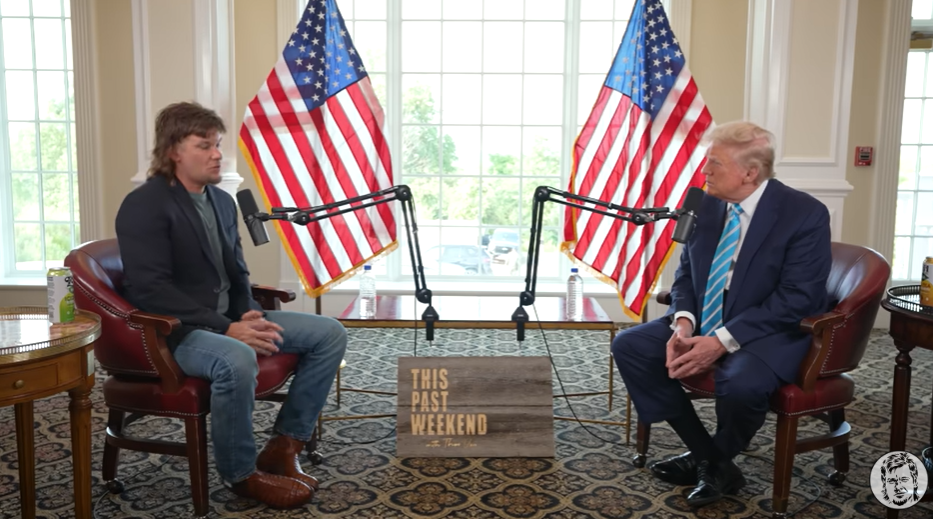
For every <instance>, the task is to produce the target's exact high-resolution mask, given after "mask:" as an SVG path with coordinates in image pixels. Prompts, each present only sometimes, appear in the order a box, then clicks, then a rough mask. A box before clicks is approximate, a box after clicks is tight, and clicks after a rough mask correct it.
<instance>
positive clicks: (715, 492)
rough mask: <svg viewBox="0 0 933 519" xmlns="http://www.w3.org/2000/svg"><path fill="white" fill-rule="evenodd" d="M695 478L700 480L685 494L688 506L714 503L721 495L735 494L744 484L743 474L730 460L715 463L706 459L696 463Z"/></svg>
mask: <svg viewBox="0 0 933 519" xmlns="http://www.w3.org/2000/svg"><path fill="white" fill-rule="evenodd" d="M697 479H698V480H699V481H700V482H699V483H698V484H697V486H696V488H694V489H693V490H692V491H691V492H690V495H688V496H687V504H689V505H690V506H704V505H708V504H710V503H714V502H716V501H719V500H720V499H722V496H724V495H726V494H735V493H737V492H738V491H739V490H740V489H741V488H742V487H744V486H745V476H743V475H742V470H741V469H739V467H738V465H736V464H735V463H733V462H732V460H729V461H721V462H719V463H716V464H711V463H710V462H708V461H706V460H703V461H701V462H699V463H697Z"/></svg>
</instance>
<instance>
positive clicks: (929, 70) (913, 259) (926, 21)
mask: <svg viewBox="0 0 933 519" xmlns="http://www.w3.org/2000/svg"><path fill="white" fill-rule="evenodd" d="M917 7H919V5H918V4H916V3H915V4H914V5H913V8H914V13H913V15H914V16H917V15H918V14H921V13H918V12H916V11H917ZM928 7H931V9H933V4H931V5H930V6H928ZM911 30H912V31H923V32H933V10H931V11H930V12H929V13H927V17H926V18H921V17H915V18H913V19H912V22H911ZM911 54H913V55H916V54H923V55H924V56H925V59H924V62H925V66H924V78H923V87H922V91H921V94H920V95H919V96H908V95H907V94H906V92H904V91H903V90H902V91H901V92H900V97H901V101H902V103H903V104H902V105H901V109H902V110H903V109H904V106H905V105H906V101H908V100H920V101H921V103H922V105H921V106H922V110H924V112H923V114H922V116H921V119H920V132H921V133H922V132H923V126H924V124H925V123H924V120H925V119H926V118H927V117H933V112H931V113H929V114H927V113H926V112H925V110H926V106H924V105H926V104H928V103H930V104H933V95H928V94H927V89H928V84H930V83H931V82H933V62H931V60H933V49H910V50H908V55H911ZM905 146H911V147H916V148H917V151H918V153H917V157H916V159H915V168H914V169H915V176H916V177H918V178H916V184H915V185H914V186H913V187H911V188H907V189H904V188H901V187H900V185H899V181H898V180H895V181H894V185H895V196H896V197H897V198H896V199H895V202H894V207H895V214H896V215H897V214H898V211H897V206H898V205H899V201H898V200H897V199H898V198H899V197H900V194H901V193H912V194H913V205H912V210H911V216H910V232H909V233H907V234H905V233H898V228H897V223H898V219H897V216H895V222H894V223H895V225H894V231H893V233H892V234H893V236H894V240H893V243H892V244H891V247H892V248H891V250H892V255H891V258H892V261H891V263H892V265H891V266H892V272H891V281H892V283H893V284H895V285H898V284H909V283H916V282H917V280H918V279H920V278H919V275H920V273H919V272H917V273H916V275H912V274H913V272H912V271H913V270H914V269H913V267H914V264H916V263H919V262H922V258H920V259H919V260H918V258H917V253H916V252H915V240H916V239H917V238H921V239H933V236H929V235H920V234H917V233H916V226H917V210H918V207H919V203H918V202H919V200H918V199H919V195H920V194H921V193H931V192H933V189H920V179H919V175H920V159H921V155H920V151H921V150H922V149H923V148H933V143H925V142H923V138H922V136H920V137H918V139H917V141H916V142H904V136H903V135H901V136H900V138H899V139H898V157H899V159H898V164H900V161H901V160H903V158H902V157H901V155H902V153H901V150H902V149H903V148H904V147H905ZM899 170H900V166H898V171H899ZM898 176H899V175H898ZM905 238H906V239H907V240H909V242H910V246H909V247H908V249H907V251H898V249H897V247H896V245H897V241H898V240H899V239H901V240H903V239H905ZM896 252H901V253H902V254H905V255H906V262H907V272H906V277H895V274H896V273H897V271H896V268H897V264H896V261H895V260H897V259H902V260H903V258H895V256H894V253H896Z"/></svg>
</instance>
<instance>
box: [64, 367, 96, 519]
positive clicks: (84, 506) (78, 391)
mask: <svg viewBox="0 0 933 519" xmlns="http://www.w3.org/2000/svg"><path fill="white" fill-rule="evenodd" d="M93 385H94V377H93V375H92V376H90V377H88V378H87V379H86V380H85V381H84V383H83V384H82V385H80V386H78V387H76V388H74V389H72V390H71V391H69V392H68V394H69V395H71V404H70V405H69V406H68V409H69V411H70V412H71V450H72V460H71V461H72V465H73V470H74V493H75V518H76V519H91V399H90V394H91V387H92V386H93Z"/></svg>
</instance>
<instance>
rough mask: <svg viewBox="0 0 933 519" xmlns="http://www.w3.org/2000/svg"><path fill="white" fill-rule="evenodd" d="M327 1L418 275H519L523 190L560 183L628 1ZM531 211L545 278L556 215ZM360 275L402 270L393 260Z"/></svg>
mask: <svg viewBox="0 0 933 519" xmlns="http://www.w3.org/2000/svg"><path fill="white" fill-rule="evenodd" d="M297 2H298V3H299V4H301V8H303V7H304V6H305V3H306V2H304V1H303V0H297ZM337 3H338V5H339V7H340V10H341V13H342V15H343V17H344V19H345V21H346V23H347V26H348V30H349V31H350V35H351V37H352V38H353V41H354V45H355V46H356V47H357V50H358V51H359V54H360V57H361V58H362V60H363V63H364V64H365V66H366V68H367V71H368V72H369V75H370V77H371V80H372V82H373V85H374V88H375V90H376V92H377V94H378V95H379V98H380V102H381V103H382V106H383V108H384V109H385V110H386V124H387V130H386V131H387V133H388V135H389V139H390V142H392V143H393V145H392V150H393V158H394V163H395V166H396V167H395V171H394V174H395V182H396V183H397V184H407V185H409V186H411V188H412V191H413V194H414V196H415V203H416V208H417V211H418V214H417V222H418V228H419V242H420V245H421V250H422V251H423V259H424V261H425V263H426V265H425V267H426V269H427V271H428V272H430V273H432V274H437V275H440V276H451V277H458V276H461V275H463V276H481V277H485V278H505V279H509V278H511V279H513V280H516V279H521V278H523V277H524V274H525V260H526V256H525V253H526V251H527V248H528V241H529V239H530V227H531V216H532V214H531V208H532V194H533V192H534V190H535V188H536V187H538V186H540V185H549V186H553V187H558V188H561V189H563V188H565V187H566V185H567V179H568V177H569V173H570V168H571V160H572V158H571V149H572V146H573V140H574V139H575V138H576V136H577V134H578V133H579V130H580V128H582V125H583V124H584V122H585V121H586V118H587V116H588V115H589V112H590V110H591V108H592V106H593V104H594V103H595V101H596V97H597V95H598V93H599V89H600V84H601V83H602V81H603V80H604V78H605V75H606V73H607V71H608V70H609V67H610V66H611V64H612V58H613V56H614V55H615V52H616V50H617V48H618V44H619V41H620V40H621V38H622V34H623V33H624V31H625V27H626V23H627V19H628V17H629V15H630V13H631V11H632V7H633V3H634V2H633V0H476V1H463V0H338V2H337ZM387 49H388V50H387ZM392 49H398V50H397V51H393V50H392ZM393 52H394V54H393ZM545 210H546V212H545V215H544V227H543V232H542V248H541V251H542V254H541V256H540V258H539V268H538V272H539V278H540V279H542V280H543V279H546V278H550V279H552V280H554V279H558V278H561V277H563V276H562V273H563V272H564V270H566V267H567V260H566V259H565V258H564V257H563V255H562V254H561V253H560V251H559V246H560V239H561V235H560V232H559V231H560V223H561V215H562V207H561V206H558V205H557V204H547V205H546V206H545ZM399 234H400V236H401V235H403V234H404V233H402V232H400V233H399ZM400 246H401V247H402V249H403V250H407V244H406V243H402V242H400ZM428 251H430V254H429V253H428ZM452 251H458V252H456V253H455V252H452ZM465 251H467V252H469V253H476V254H477V255H478V256H467V255H466V252H465ZM378 263H384V264H383V265H379V264H378ZM428 263H432V264H428ZM374 268H375V270H376V271H377V273H386V274H388V275H389V277H390V278H393V279H394V278H398V277H399V276H408V275H410V274H411V265H410V262H409V259H408V254H407V252H406V253H405V254H392V255H390V256H389V257H388V258H387V259H386V260H385V261H384V262H377V265H376V266H375V267H374Z"/></svg>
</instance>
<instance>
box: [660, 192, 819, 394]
mask: <svg viewBox="0 0 933 519" xmlns="http://www.w3.org/2000/svg"><path fill="white" fill-rule="evenodd" d="M726 206H727V204H726V202H723V201H722V200H719V199H717V198H715V197H712V196H709V195H706V196H704V199H703V203H702V205H701V208H700V211H699V213H698V215H697V226H696V230H695V232H694V234H693V236H692V237H691V238H690V240H689V241H688V242H687V243H686V244H685V246H684V249H683V253H682V255H681V259H680V267H679V268H678V269H677V277H676V280H675V281H674V284H673V286H672V288H671V297H672V303H671V307H670V310H669V311H668V315H671V316H673V314H674V313H676V312H679V311H682V310H683V311H687V312H690V313H692V314H693V315H694V316H695V317H696V320H697V323H698V325H697V328H699V323H701V322H703V316H702V315H701V314H702V307H703V297H704V295H705V294H706V283H707V277H708V276H709V269H710V265H711V264H712V262H713V254H714V253H715V251H716V247H717V245H718V244H719V238H720V235H721V234H722V229H723V226H724V225H725V220H726ZM830 243H831V233H830V224H829V211H828V210H827V209H826V206H825V205H824V204H823V203H822V202H820V201H819V200H817V199H815V198H813V197H812V196H810V195H808V194H806V193H804V192H802V191H798V190H796V189H792V188H790V187H788V186H786V185H784V184H782V183H781V182H779V181H778V180H776V179H771V180H770V181H769V182H768V186H767V187H766V188H765V191H764V193H762V196H761V199H760V200H759V202H758V206H757V207H756V208H755V213H754V215H753V216H752V221H751V225H750V226H749V229H748V234H747V235H746V236H745V238H744V240H743V242H742V249H741V250H740V251H739V256H738V258H737V259H736V264H735V269H734V271H733V275H732V283H731V284H730V286H729V293H728V295H727V297H726V301H725V305H724V308H723V323H724V324H723V325H724V326H725V327H726V329H727V330H729V333H731V334H732V336H733V337H734V338H735V340H736V342H738V343H739V346H740V347H741V348H742V349H743V350H747V351H750V352H752V353H754V354H755V355H757V356H759V357H760V358H761V359H762V360H764V361H765V362H766V363H767V364H768V365H769V366H770V367H771V369H773V370H774V371H775V373H777V375H778V376H779V377H781V378H782V379H783V380H784V381H785V382H791V381H793V380H794V379H795V377H796V375H797V371H798V368H799V367H800V363H801V362H802V361H803V357H804V355H806V352H807V350H808V348H809V345H810V339H809V338H808V337H807V336H806V335H804V334H803V333H801V332H800V330H799V327H800V321H801V320H802V319H804V318H805V317H808V316H811V315H814V314H819V313H823V312H825V311H828V310H829V308H830V303H831V302H830V301H829V300H828V295H827V292H826V280H827V278H828V277H829V271H830V268H831V266H832V251H831V248H830ZM696 333H699V332H696Z"/></svg>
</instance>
